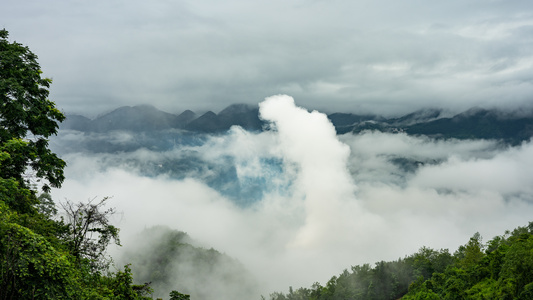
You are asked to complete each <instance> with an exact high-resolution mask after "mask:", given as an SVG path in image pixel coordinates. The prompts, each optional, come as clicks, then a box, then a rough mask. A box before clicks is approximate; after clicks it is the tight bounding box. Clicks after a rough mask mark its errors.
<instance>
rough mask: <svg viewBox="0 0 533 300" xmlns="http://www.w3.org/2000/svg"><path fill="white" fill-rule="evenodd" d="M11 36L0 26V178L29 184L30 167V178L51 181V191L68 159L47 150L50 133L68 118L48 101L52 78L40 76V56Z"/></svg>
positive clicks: (46, 189)
mask: <svg viewBox="0 0 533 300" xmlns="http://www.w3.org/2000/svg"><path fill="white" fill-rule="evenodd" d="M7 38H8V32H7V31H6V30H5V29H3V30H0V145H1V146H0V147H1V148H0V151H1V158H0V159H1V162H2V163H1V164H0V176H1V178H2V179H13V180H16V181H17V182H18V184H19V185H20V187H28V180H27V179H26V180H25V179H24V175H25V174H26V171H27V169H28V167H29V168H31V169H32V170H33V172H34V174H32V176H34V177H35V178H37V179H45V180H46V181H47V182H46V183H44V184H43V189H44V190H45V191H48V190H49V189H50V186H52V187H60V186H61V183H62V182H63V180H64V179H65V177H64V175H63V169H64V167H65V162H64V161H63V160H62V159H60V158H59V157H58V156H57V155H56V154H55V153H53V152H52V151H50V149H49V148H48V137H50V136H51V135H53V134H56V133H57V130H58V122H61V121H63V120H64V119H65V116H64V115H63V113H61V111H59V110H58V109H57V108H56V107H55V104H54V102H52V101H50V100H49V99H48V95H49V90H48V89H49V88H50V84H51V82H52V80H51V79H49V78H43V77H42V76H41V75H42V71H41V69H40V66H39V64H38V62H37V55H35V54H34V53H33V52H31V51H30V49H29V48H28V47H27V46H23V45H21V44H19V43H17V42H9V41H8V40H7Z"/></svg>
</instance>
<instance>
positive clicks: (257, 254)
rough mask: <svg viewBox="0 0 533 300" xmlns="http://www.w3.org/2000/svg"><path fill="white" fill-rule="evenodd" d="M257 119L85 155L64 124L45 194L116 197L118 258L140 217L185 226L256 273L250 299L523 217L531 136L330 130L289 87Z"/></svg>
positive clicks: (136, 243) (530, 201)
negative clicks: (442, 136)
mask: <svg viewBox="0 0 533 300" xmlns="http://www.w3.org/2000/svg"><path fill="white" fill-rule="evenodd" d="M260 116H261V118H263V119H264V120H266V121H268V122H270V127H271V128H270V130H268V131H263V132H259V133H252V132H247V131H244V130H242V129H241V128H239V127H233V128H232V129H231V130H229V131H228V132H227V133H225V134H221V135H213V136H203V137H201V138H198V140H195V142H191V143H182V144H177V145H176V146H175V147H173V148H172V149H169V150H165V151H158V150H150V149H146V148H142V149H139V150H136V151H130V152H122V151H118V152H113V153H110V152H107V153H96V152H94V151H92V152H88V151H85V152H80V150H79V149H80V146H79V145H82V144H83V143H84V141H86V140H87V139H89V138H92V139H95V138H97V137H94V136H90V135H86V134H82V133H79V132H75V131H62V132H60V134H59V136H58V137H56V138H55V139H54V140H53V141H52V146H53V148H55V149H63V150H62V151H63V153H61V155H62V157H63V158H64V159H65V160H66V161H67V163H68V167H67V169H66V178H67V179H66V181H65V183H64V184H63V187H62V188H61V189H58V190H54V191H53V197H54V199H56V200H63V199H65V198H66V199H70V200H74V201H83V200H86V199H89V198H94V197H104V196H110V197H112V199H111V200H110V201H109V203H110V205H112V206H114V207H116V208H117V209H118V211H120V212H121V213H120V214H119V215H117V216H115V220H114V221H115V223H116V225H117V226H118V227H120V228H121V237H122V240H123V247H121V248H118V247H117V248H113V249H111V250H112V251H111V252H112V254H113V256H115V257H116V258H118V260H120V256H121V253H123V252H124V251H126V250H128V249H135V248H138V247H141V246H142V245H144V243H145V242H146V241H142V240H138V239H136V238H134V237H135V236H136V234H137V233H138V232H140V231H141V230H143V229H144V228H147V227H151V226H155V225H165V226H168V227H170V228H172V229H177V230H181V231H184V232H186V233H188V234H189V235H190V236H191V238H192V239H194V240H195V241H196V242H197V243H198V245H203V246H204V247H206V248H210V247H213V248H215V249H217V250H219V251H221V252H223V253H225V254H227V255H229V256H231V257H233V258H235V259H237V260H239V261H240V262H241V263H242V264H243V265H244V267H245V268H247V269H248V270H249V271H250V273H251V274H252V275H253V276H254V278H255V279H256V280H257V282H259V283H260V288H259V289H258V291H257V293H258V294H257V299H259V295H260V294H263V295H265V296H266V295H268V294H269V293H271V292H274V291H286V290H287V289H288V287H289V286H292V287H295V288H296V287H300V286H304V287H309V286H310V285H311V284H313V283H314V282H317V281H318V282H320V283H322V284H324V283H325V282H326V281H327V280H328V279H329V278H331V277H332V276H333V275H337V274H338V273H340V272H342V271H343V269H345V268H349V267H350V266H352V265H357V264H363V263H371V264H372V263H374V262H377V261H380V260H395V259H398V258H400V257H404V256H406V255H409V254H412V253H413V252H416V251H417V250H418V249H419V248H420V247H422V246H427V247H431V248H435V249H440V248H447V249H450V251H452V252H453V251H455V250H456V248H457V247H458V246H459V245H461V244H465V243H466V242H467V241H468V238H469V237H471V236H472V235H473V234H474V233H475V232H479V233H480V234H481V235H482V236H483V237H484V240H485V241H487V240H489V239H491V238H492V237H494V236H496V235H501V234H503V233H504V231H505V230H507V229H513V228H515V227H517V226H522V225H526V224H527V223H528V222H529V221H531V215H532V213H533V144H532V143H531V141H530V142H526V143H523V144H522V145H519V146H516V147H508V146H505V145H503V144H500V143H498V142H497V141H487V140H453V139H451V140H435V139H430V138H427V137H414V136H408V135H406V134H404V133H395V134H392V133H379V132H372V131H368V132H363V133H361V134H359V135H352V134H345V135H342V136H337V135H336V134H335V129H334V127H333V125H332V124H331V123H330V122H329V121H328V119H327V117H326V115H324V114H322V113H321V112H318V111H312V112H309V111H308V110H306V109H305V108H301V107H298V106H297V105H296V104H295V102H294V99H292V98H291V97H289V96H284V95H278V96H272V97H269V98H267V99H265V101H263V102H262V103H261V104H260ZM100 138H101V139H108V140H111V141H113V142H114V143H116V144H120V143H128V142H131V141H132V140H135V137H134V134H132V133H129V134H128V133H117V132H116V133H106V134H101V136H100ZM111 138H113V139H111ZM65 145H70V146H71V148H68V149H67V147H66V146H65ZM77 145H78V146H77ZM59 152H61V151H59ZM176 161H177V162H181V163H183V162H191V161H193V163H191V164H192V165H184V163H183V164H181V163H180V164H174V165H173V164H172V163H173V162H174V163H175V162H176ZM158 170H159V171H158ZM228 170H231V172H229V171H228ZM230 175H231V176H230ZM228 178H229V179H228ZM228 186H229V187H228ZM243 191H245V192H243ZM243 197H249V198H247V199H241V198H243ZM198 280H200V279H198ZM176 286H177V287H179V286H180V285H179V283H176Z"/></svg>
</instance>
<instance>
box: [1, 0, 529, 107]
mask: <svg viewBox="0 0 533 300" xmlns="http://www.w3.org/2000/svg"><path fill="white" fill-rule="evenodd" d="M532 13H533V10H532V9H531V6H530V4H529V2H528V1H527V0H522V1H468V2H465V1H447V2H445V3H431V4H429V3H425V2H420V1H415V0H412V1H402V3H401V4H400V3H396V2H394V1H358V2H354V1H327V2H326V1H269V2H268V3H263V4H257V3H255V4H254V5H251V4H250V3H248V2H246V1H238V0H233V1H225V2H224V3H219V2H216V1H207V0H206V1H194V2H190V1H189V2H187V1H180V2H169V1H156V2H140V1H128V2H116V1H115V2H112V3H109V2H105V1H93V2H90V3H89V2H72V1H60V0H55V1H48V2H47V3H46V4H44V3H41V2H39V1H24V2H20V1H12V0H8V1H7V2H6V3H4V5H3V9H2V12H0V20H2V24H0V25H1V26H4V27H6V28H7V29H8V30H9V31H10V32H11V37H12V38H13V39H16V40H17V41H19V42H22V43H24V44H27V45H29V46H30V48H31V49H32V50H34V52H36V53H37V54H38V55H39V56H40V62H41V65H42V67H43V69H44V71H45V74H46V75H47V76H50V77H52V78H54V80H55V82H54V84H53V87H52V95H51V96H52V99H53V100H55V101H56V102H57V104H58V105H59V107H60V108H62V109H64V110H66V111H69V112H78V113H86V114H92V115H94V114H98V113H101V112H102V111H105V110H109V109H112V108H114V107H116V106H119V105H133V104H139V103H152V104H155V105H156V106H157V107H159V108H161V109H164V110H167V111H170V112H181V111H183V110H185V109H188V108H190V109H194V110H206V109H213V110H220V109H222V108H223V107H225V106H227V105H228V104H230V103H235V102H245V103H258V102H260V101H261V100H262V99H263V98H264V97H266V96H269V95H273V94H278V93H286V94H290V95H293V96H294V97H296V98H297V99H300V100H299V101H301V102H302V104H303V105H305V106H306V107H309V108H318V109H321V110H323V111H324V110H344V111H378V112H383V113H402V112H408V111H411V110H414V109H417V108H421V107H427V106H438V107H445V108H452V109H455V110H460V109H465V108H469V107H471V106H476V105H477V106H485V107H493V106H503V107H509V106H511V107H517V106H524V105H528V104H529V103H530V96H531V94H532V85H531V81H530V78H531V77H532V76H531V75H532V64H533V57H532V55H531V53H530V51H529V49H531V48H532V45H531V44H532V42H533V40H532V39H531V33H532V30H531V28H532V25H533V23H532V22H531V15H532Z"/></svg>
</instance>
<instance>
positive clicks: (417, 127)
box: [405, 108, 533, 144]
mask: <svg viewBox="0 0 533 300" xmlns="http://www.w3.org/2000/svg"><path fill="white" fill-rule="evenodd" d="M405 132H407V133H408V134H421V135H428V136H435V137H443V138H458V139H498V140H503V141H504V142H506V143H510V144H518V143H520V142H522V141H525V140H529V139H530V138H531V137H532V136H533V117H532V116H531V115H529V116H527V117H526V116H517V115H513V114H511V113H507V114H505V113H502V112H499V111H496V110H486V109H480V108H473V109H470V110H468V111H465V112H463V113H460V114H458V115H455V116H453V117H451V118H442V119H437V120H434V121H429V122H424V123H416V124H413V125H411V126H408V127H406V128H405Z"/></svg>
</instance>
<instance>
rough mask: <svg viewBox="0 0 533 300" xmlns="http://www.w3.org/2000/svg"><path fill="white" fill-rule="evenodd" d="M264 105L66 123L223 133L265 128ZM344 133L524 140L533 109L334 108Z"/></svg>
mask: <svg viewBox="0 0 533 300" xmlns="http://www.w3.org/2000/svg"><path fill="white" fill-rule="evenodd" d="M258 115H259V109H258V108H257V107H254V106H250V105H247V104H233V105H230V106H228V107H227V108H225V109H223V110H222V111H220V112H219V113H218V114H216V113H214V112H212V111H208V112H206V113H204V114H202V115H200V116H198V115H197V114H195V113H194V112H192V111H190V110H186V111H184V112H183V113H181V114H179V115H175V114H170V113H167V112H163V111H160V110H158V109H156V108H155V107H153V106H149V105H141V106H133V107H130V106H124V107H120V108H117V109H115V110H113V111H112V112H110V113H107V114H104V115H102V116H100V117H98V118H96V119H94V120H90V119H88V118H86V117H84V116H80V115H67V120H66V121H65V122H64V123H62V124H61V127H60V128H61V129H70V130H78V131H84V132H109V131H114V130H122V131H130V132H154V131H161V130H168V129H181V130H185V131H188V132H192V133H206V134H210V133H221V132H224V131H227V130H228V129H229V128H230V127H231V126H241V127H242V128H244V129H246V130H250V131H261V130H263V128H265V126H264V125H265V122H264V121H262V120H261V119H259V116H258ZM328 118H329V119H330V120H331V122H332V124H333V125H334V126H335V129H336V130H337V133H338V134H345V133H353V134H357V133H360V132H363V131H368V130H371V131H381V132H391V133H397V132H405V133H407V134H412V135H427V136H431V137H435V138H457V139H498V140H502V141H504V142H505V143H509V144H513V145H516V144H519V143H521V142H522V141H526V140H529V139H530V138H531V137H532V136H533V112H531V111H522V112H520V114H518V113H512V112H502V111H498V110H494V109H493V110H487V109H480V108H473V109H470V110H468V111H465V112H463V113H460V114H457V115H451V114H449V113H446V112H445V111H443V110H439V109H424V110H419V111H416V112H413V113H410V114H407V115H404V116H401V117H398V118H384V117H382V116H378V115H370V114H366V115H357V114H352V113H342V112H338V113H333V114H330V115H328Z"/></svg>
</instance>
